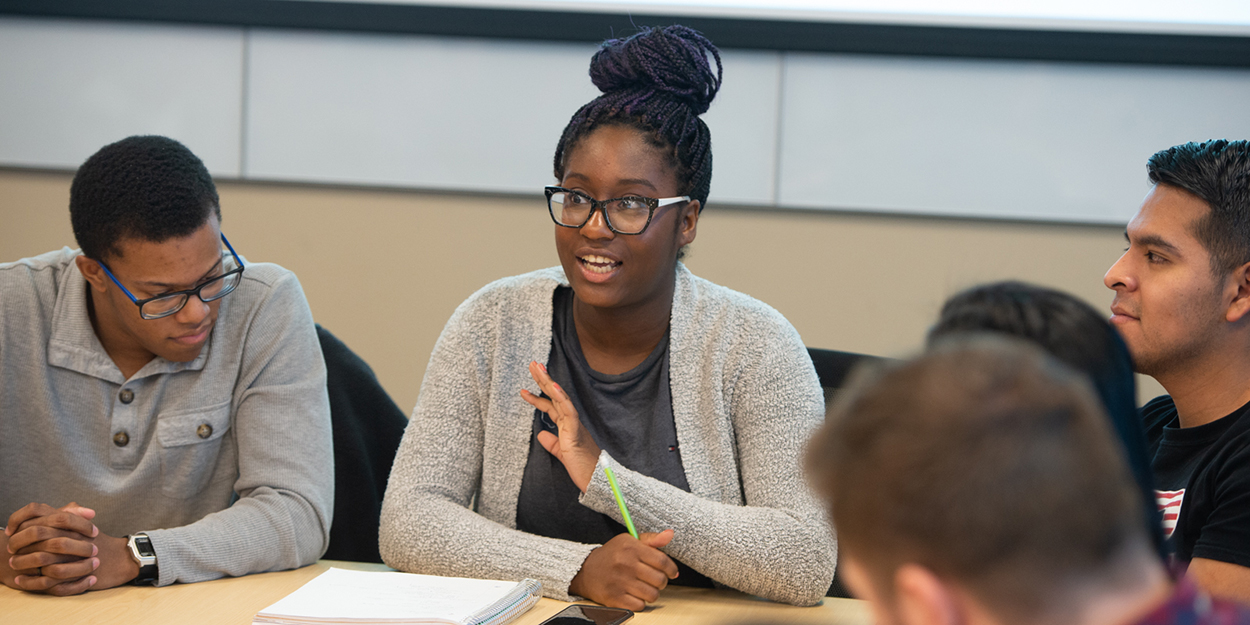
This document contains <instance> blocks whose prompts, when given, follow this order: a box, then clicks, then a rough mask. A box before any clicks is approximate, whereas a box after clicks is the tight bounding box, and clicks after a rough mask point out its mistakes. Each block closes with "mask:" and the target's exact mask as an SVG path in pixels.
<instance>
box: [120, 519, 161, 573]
mask: <svg viewBox="0 0 1250 625" xmlns="http://www.w3.org/2000/svg"><path fill="white" fill-rule="evenodd" d="M126 545H127V546H129V547H130V555H131V556H133V557H134V559H135V561H136V562H138V563H139V575H138V577H135V578H134V580H132V581H131V582H130V583H132V584H135V585H138V586H152V585H154V584H156V580H157V579H159V578H160V573H159V570H158V569H157V568H156V550H155V549H153V548H152V539H151V538H148V535H147V534H144V533H143V532H139V533H137V534H131V535H130V536H127V537H126Z"/></svg>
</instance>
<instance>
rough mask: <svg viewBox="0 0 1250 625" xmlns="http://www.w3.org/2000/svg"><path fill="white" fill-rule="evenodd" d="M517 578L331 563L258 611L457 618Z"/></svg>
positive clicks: (324, 616) (305, 616) (319, 616)
mask: <svg viewBox="0 0 1250 625" xmlns="http://www.w3.org/2000/svg"><path fill="white" fill-rule="evenodd" d="M516 586H517V582H501V581H493V580H481V579H465V578H460V577H437V576H432V575H418V574H415V573H398V572H382V571H350V570H346V569H335V568H332V569H330V570H328V571H326V572H325V573H322V574H321V575H319V576H317V577H316V578H314V579H313V580H312V581H310V582H308V583H307V584H304V586H302V587H301V588H300V589H299V590H297V591H295V592H293V593H291V594H289V595H287V596H286V597H285V598H283V599H282V600H280V601H278V602H277V603H275V604H273V605H271V606H269V607H267V608H265V609H264V610H261V611H260V613H259V614H258V615H257V617H258V618H259V617H278V618H282V619H298V620H318V621H319V620H334V621H356V620H361V621H406V622H420V621H431V622H445V623H460V622H462V621H464V620H465V619H467V618H468V617H469V616H470V615H472V614H473V613H475V612H477V611H478V610H481V609H482V608H484V607H486V606H488V605H491V604H492V603H494V602H496V601H499V600H500V599H502V598H503V597H504V596H505V595H507V594H508V592H509V591H511V590H512V589H513V588H516Z"/></svg>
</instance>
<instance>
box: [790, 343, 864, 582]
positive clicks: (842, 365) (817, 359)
mask: <svg viewBox="0 0 1250 625" xmlns="http://www.w3.org/2000/svg"><path fill="white" fill-rule="evenodd" d="M807 353H808V355H809V356H811V358H812V366H814V367H815V368H816V377H818V378H820V386H821V388H822V389H824V391H825V405H826V406H827V405H829V401H830V400H832V399H833V395H834V394H835V393H837V391H838V389H840V388H842V385H843V384H844V383H845V382H846V377H847V375H849V374H850V373H851V370H852V369H854V368H855V366H856V365H858V364H860V363H861V362H867V361H873V360H882V358H881V357H880V356H869V355H867V354H856V353H854V352H840V351H836V350H832V349H820V348H817V347H809V348H807ZM841 571H842V567H841V566H839V567H838V568H837V569H836V570H835V571H834V574H833V584H832V585H830V586H829V592H827V593H825V596H828V597H852V595H851V592H850V591H849V590H847V588H846V586H844V585H843V584H842V575H841Z"/></svg>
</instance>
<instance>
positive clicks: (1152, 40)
mask: <svg viewBox="0 0 1250 625" xmlns="http://www.w3.org/2000/svg"><path fill="white" fill-rule="evenodd" d="M0 14H7V15H22V16H31V17H62V18H84V19H107V20H126V21H149V22H176V23H187V24H211V25H221V26H244V27H260V28H290V29H313V30H329V31H347V32H370V33H396V34H398V33H404V34H422V35H445V36H459V37H486V38H502V39H527V40H543V41H590V42H593V41H602V40H604V39H607V38H610V37H613V36H623V35H628V34H630V33H632V32H634V31H635V30H636V28H637V26H661V25H667V24H673V23H681V24H685V25H687V26H690V27H692V28H696V29H698V30H700V31H702V32H703V33H704V34H706V35H707V36H708V37H709V38H710V39H711V40H712V41H714V42H716V44H717V45H718V46H720V47H723V48H745V49H755V50H784V51H799V52H841V53H859V54H890V55H907V56H939V57H963V58H982V59H1016V60H1039V61H1073V62H1093V63H1131V64H1146V65H1190V66H1209V67H1250V37H1248V36H1216V35H1175V34H1142V33H1123V32H1085V31H1058V30H1028V29H1000V28H972V27H947V26H912V25H893V24H863V23H845V22H813V21H787V20H762V19H736V18H724V17H700V16H686V17H683V16H673V15H643V14H634V15H625V14H615V13H591V12H572V11H539V10H514V9H485V8H466V7H442V6H422V5H407V4H372V3H356V2H308V1H300V0H0Z"/></svg>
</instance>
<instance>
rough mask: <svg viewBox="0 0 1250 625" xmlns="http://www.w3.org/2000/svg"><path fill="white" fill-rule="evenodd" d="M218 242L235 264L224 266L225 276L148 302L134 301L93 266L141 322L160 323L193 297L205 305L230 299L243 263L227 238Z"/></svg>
mask: <svg viewBox="0 0 1250 625" xmlns="http://www.w3.org/2000/svg"><path fill="white" fill-rule="evenodd" d="M221 242H222V243H225V244H226V248H228V249H229V250H230V256H231V257H232V258H233V260H234V267H229V266H227V267H226V271H225V273H223V274H221V275H220V276H217V277H215V278H209V279H208V280H205V281H204V282H201V283H200V284H199V286H197V287H195V288H194V289H187V290H186V291H175V292H173V293H166V294H164V295H158V296H156V297H149V298H147V299H139V298H137V297H135V296H134V294H132V293H131V292H130V290H129V289H127V288H126V287H125V286H123V285H122V283H121V282H120V281H118V279H117V277H116V276H114V275H113V272H111V271H109V268H108V266H107V265H105V264H104V263H102V262H100V261H98V260H97V261H95V262H96V264H98V265H100V268H101V269H103V270H104V273H105V274H106V275H108V277H109V279H110V280H112V281H113V284H116V285H117V288H119V289H121V290H122V293H125V294H126V297H129V298H130V301H132V302H134V303H135V306H138V307H139V316H140V317H142V318H144V319H160V318H161V317H168V316H170V315H172V314H174V313H176V312H178V311H180V310H182V307H183V306H186V305H187V302H188V301H189V300H190V299H191V296H192V295H194V296H196V297H198V298H200V301H202V302H204V303H205V304H207V303H208V302H213V301H217V300H219V299H221V298H223V297H225V296H227V295H229V294H230V292H231V291H233V290H234V289H235V287H237V286H239V282H241V281H242V280H243V261H242V260H240V259H239V255H238V254H236V253H235V252H234V246H233V245H230V241H228V240H226V235H224V234H223V235H221ZM225 257H226V254H225V253H224V252H223V253H222V258H223V260H228V259H226V258H225ZM225 264H226V263H224V262H223V265H225Z"/></svg>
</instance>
